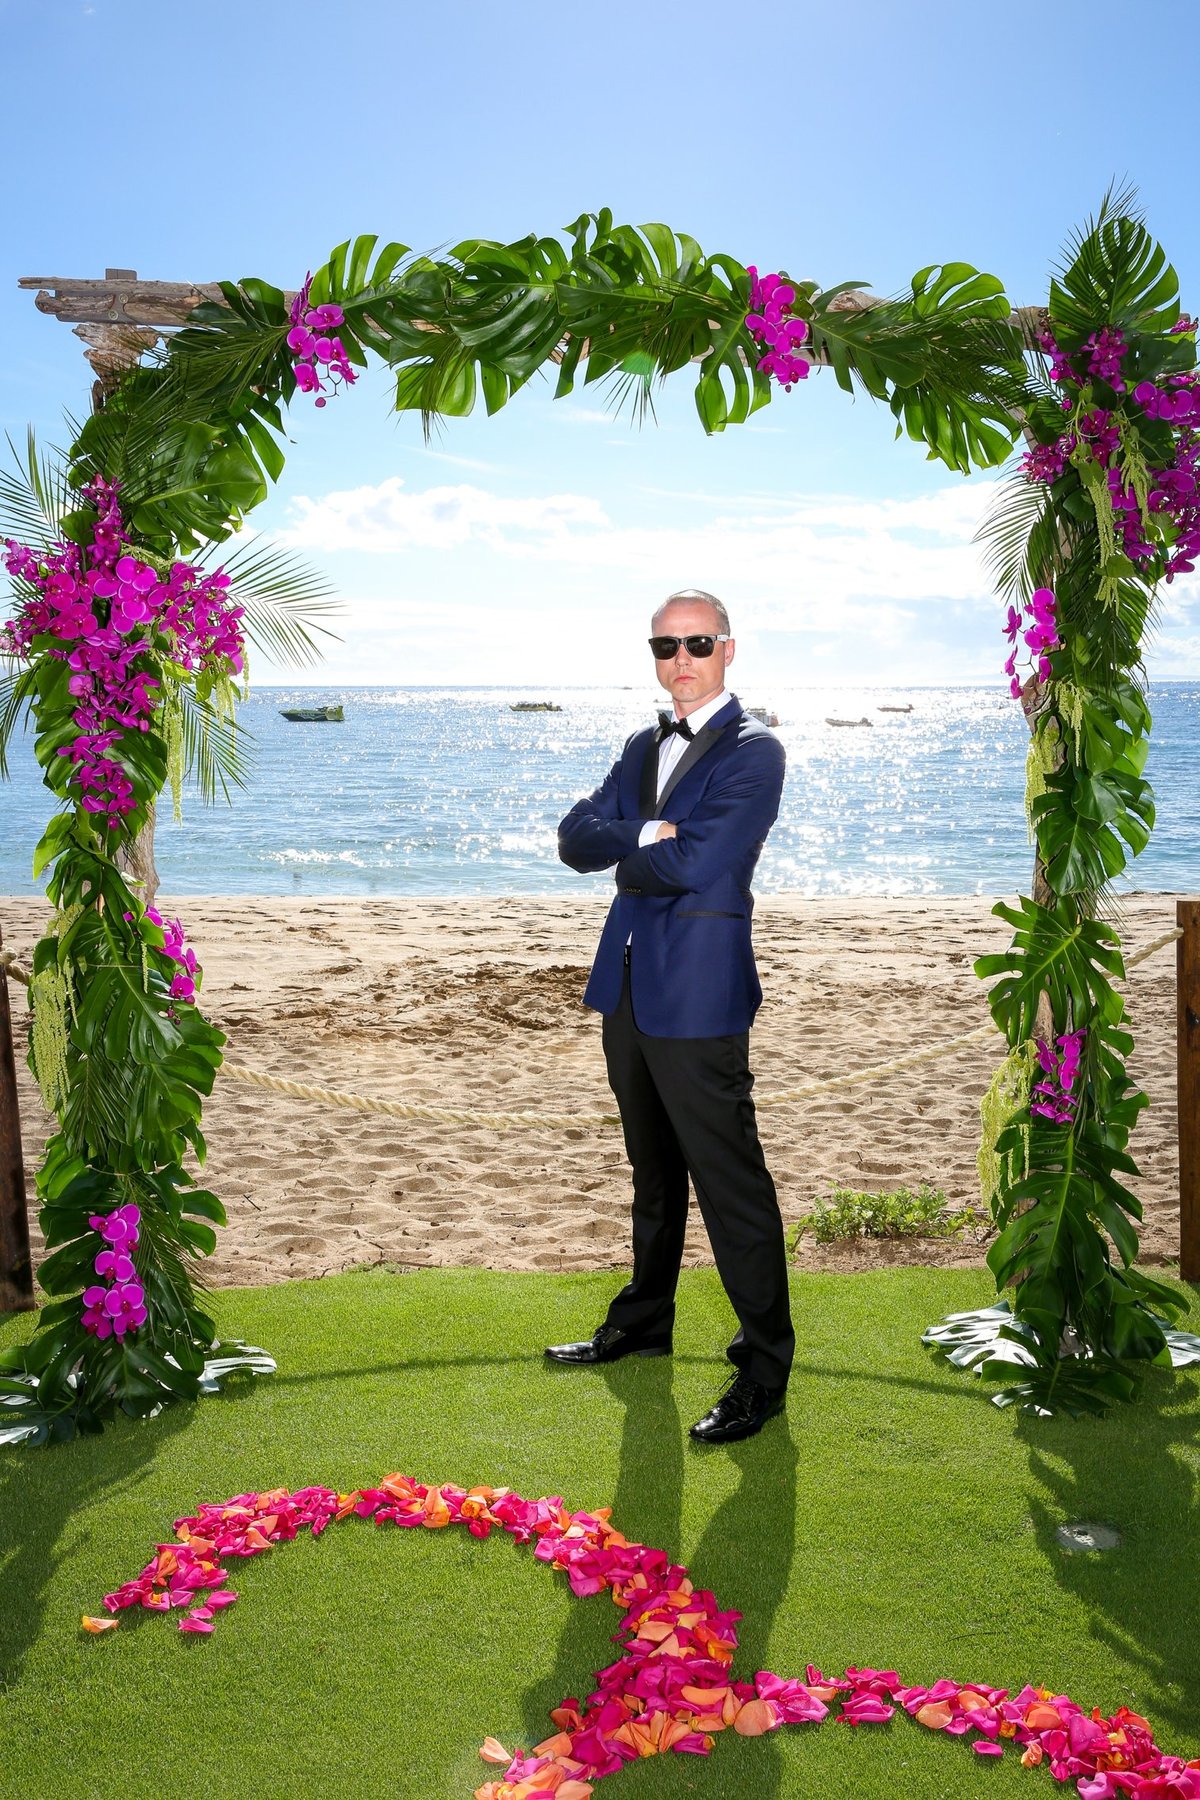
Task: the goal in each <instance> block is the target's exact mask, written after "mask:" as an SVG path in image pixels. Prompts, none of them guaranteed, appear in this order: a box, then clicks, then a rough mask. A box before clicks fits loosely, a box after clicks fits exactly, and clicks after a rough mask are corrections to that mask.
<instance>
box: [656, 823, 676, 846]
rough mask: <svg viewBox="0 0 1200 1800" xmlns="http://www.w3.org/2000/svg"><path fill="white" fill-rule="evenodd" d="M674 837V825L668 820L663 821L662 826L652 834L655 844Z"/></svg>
mask: <svg viewBox="0 0 1200 1800" xmlns="http://www.w3.org/2000/svg"><path fill="white" fill-rule="evenodd" d="M674 836H675V827H674V825H672V823H671V821H670V819H664V820H663V822H662V824H661V825H660V826H659V828H658V830H657V831H656V832H655V834H654V841H655V843H656V844H660V843H661V842H662V840H663V839H664V838H673V837H674Z"/></svg>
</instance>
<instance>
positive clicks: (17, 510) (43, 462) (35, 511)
mask: <svg viewBox="0 0 1200 1800" xmlns="http://www.w3.org/2000/svg"><path fill="white" fill-rule="evenodd" d="M5 441H6V442H7V444H8V448H9V452H10V455H11V457H12V467H11V468H9V469H5V468H0V538H6V537H11V538H16V539H17V540H18V542H20V543H22V544H28V545H29V546H30V548H31V549H37V550H49V549H50V548H52V546H53V545H55V544H57V543H59V542H60V541H61V539H62V519H63V515H64V514H65V513H66V512H67V511H68V510H69V506H70V500H69V489H68V487H67V476H66V470H65V469H64V468H63V467H62V466H61V465H60V464H59V463H58V462H56V461H55V460H53V459H52V458H51V457H48V456H39V454H38V447H37V439H36V437H35V435H34V431H33V427H32V425H31V426H30V427H29V429H28V433H27V437H26V443H25V454H24V456H22V454H21V452H20V451H19V450H18V449H17V446H16V445H15V444H14V443H13V440H12V438H11V437H9V435H8V433H7V432H6V433H5Z"/></svg>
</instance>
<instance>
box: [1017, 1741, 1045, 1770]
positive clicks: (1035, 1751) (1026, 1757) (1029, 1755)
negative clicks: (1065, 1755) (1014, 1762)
mask: <svg viewBox="0 0 1200 1800" xmlns="http://www.w3.org/2000/svg"><path fill="white" fill-rule="evenodd" d="M1044 1755H1045V1751H1044V1750H1043V1749H1042V1746H1041V1745H1040V1744H1030V1746H1029V1748H1028V1749H1027V1750H1026V1751H1025V1753H1024V1754H1023V1756H1022V1757H1021V1767H1022V1768H1023V1769H1036V1768H1037V1766H1038V1764H1039V1763H1040V1762H1041V1760H1042V1757H1043V1756H1044Z"/></svg>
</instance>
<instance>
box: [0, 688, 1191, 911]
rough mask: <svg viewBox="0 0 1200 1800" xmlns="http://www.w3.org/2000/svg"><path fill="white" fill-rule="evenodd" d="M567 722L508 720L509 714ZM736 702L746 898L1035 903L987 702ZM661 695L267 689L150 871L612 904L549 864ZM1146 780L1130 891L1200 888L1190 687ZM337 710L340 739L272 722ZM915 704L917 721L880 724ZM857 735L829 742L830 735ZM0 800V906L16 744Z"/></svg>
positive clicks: (1159, 723) (958, 691)
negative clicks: (750, 764)
mask: <svg viewBox="0 0 1200 1800" xmlns="http://www.w3.org/2000/svg"><path fill="white" fill-rule="evenodd" d="M550 698H552V699H554V700H556V701H557V702H558V703H559V704H560V705H561V707H562V711H561V712H559V713H516V712H513V711H512V708H511V703H512V702H513V701H515V700H518V699H550ZM741 699H742V700H743V703H744V704H746V705H749V706H753V705H767V706H769V707H770V708H771V709H772V710H773V711H775V712H777V713H778V715H779V718H780V721H781V723H780V725H779V727H778V733H777V735H778V736H779V738H780V740H781V742H782V743H783V745H784V747H785V749H786V751H787V757H788V776H787V784H786V787H785V789H784V796H783V805H782V810H781V813H780V817H779V821H778V823H777V824H776V826H775V828H774V830H773V831H772V833H771V836H770V838H769V840H768V842H767V846H766V849H765V851H764V852H763V857H762V861H761V863H760V864H759V871H758V876H757V878H756V884H755V885H756V887H757V889H758V891H759V892H760V893H793V894H805V895H846V896H855V895H864V896H865V895H897V896H900V895H919V894H1001V893H1010V892H1012V891H1014V890H1016V889H1019V888H1024V887H1025V886H1026V885H1027V881H1028V875H1029V869H1030V861H1031V852H1030V848H1029V845H1028V842H1027V840H1026V833H1025V819H1024V811H1023V804H1022V795H1023V790H1024V758H1025V749H1026V745H1027V742H1028V737H1027V732H1026V727H1025V724H1024V721H1023V719H1022V717H1021V714H1020V710H1019V708H1018V707H1017V706H1016V704H1015V703H1014V702H1012V701H1011V700H1009V699H1008V698H1007V696H1006V695H1005V694H1004V693H1003V692H1001V691H1000V690H998V689H997V688H995V687H991V688H961V687H943V688H913V689H905V690H884V689H878V688H870V689H868V688H844V689H841V690H830V689H813V688H792V689H786V688H780V689H777V690H775V691H773V692H770V693H767V692H754V691H745V692H742V693H741ZM664 700H665V696H663V695H662V694H660V693H659V692H658V691H657V690H655V691H651V690H650V689H649V688H647V689H645V690H644V691H643V690H635V689H628V688H625V689H611V688H610V689H597V688H588V689H579V688H575V689H572V688H559V689H554V690H553V691H551V690H549V689H538V690H536V691H535V690H531V689H512V688H396V687H355V688H344V689H334V688H328V687H321V688H317V687H305V688H300V687H295V688H287V689H280V688H260V689H258V690H257V691H256V692H255V693H254V694H252V696H251V697H250V699H249V700H248V701H246V702H245V704H244V705H243V707H242V709H241V713H240V720H241V726H242V728H243V730H244V732H245V741H246V745H247V746H248V747H249V749H250V751H251V754H252V765H253V766H252V773H251V776H250V780H249V783H248V785H247V786H246V787H245V788H243V789H239V790H235V791H234V797H233V803H232V805H226V804H225V803H224V801H220V802H218V804H217V805H216V806H215V807H211V806H205V805H204V804H202V803H201V801H200V800H199V798H198V797H197V796H196V795H195V794H194V793H192V794H185V799H184V822H183V824H182V825H177V824H175V823H173V822H172V821H171V819H170V808H169V804H168V805H167V807H166V808H164V814H163V818H162V820H161V822H160V825H159V829H158V834H157V859H158V865H159V870H160V873H161V876H162V882H163V887H164V889H165V891H166V892H167V893H169V894H171V895H172V896H175V895H179V894H200V893H205V894H208V893H221V894H309V895H335V894H342V895H355V894H375V895H404V894H413V895H432V894H439V895H442V894H451V895H464V896H465V895H486V894H565V893H576V894H586V893H596V894H604V893H608V892H610V891H611V886H612V878H611V875H598V876H579V875H575V874H574V873H572V872H571V871H570V870H568V869H566V868H564V866H563V865H562V864H561V863H560V862H559V861H558V857H557V853H556V848H555V827H556V825H557V823H558V820H559V819H560V818H561V816H562V815H563V813H564V812H566V811H567V809H568V807H570V806H571V805H572V804H573V803H574V802H575V800H577V799H578V798H579V796H580V795H581V794H585V793H588V792H589V791H590V790H591V789H592V788H593V787H595V786H596V785H597V784H598V783H599V781H600V780H601V778H602V777H603V775H604V774H605V773H606V771H607V770H608V768H609V767H610V766H611V764H612V762H613V759H614V757H615V756H616V754H617V753H618V752H619V750H620V747H621V745H622V744H623V743H624V741H625V739H626V738H627V737H628V735H629V733H630V732H632V731H634V730H636V729H637V728H638V727H639V726H640V725H642V724H644V723H647V722H649V721H652V720H653V717H654V712H655V709H656V707H657V706H658V705H659V704H660V703H662V702H663V701H664ZM1150 700H1151V705H1152V707H1153V710H1154V730H1153V733H1152V737H1151V749H1150V759H1149V763H1148V766H1147V774H1148V776H1149V778H1150V780H1151V781H1152V783H1153V784H1154V787H1155V790H1156V793H1157V796H1158V809H1159V820H1158V825H1157V827H1156V829H1155V832H1154V836H1153V838H1152V839H1151V843H1150V846H1149V848H1148V849H1147V850H1146V851H1145V852H1144V853H1143V855H1142V856H1141V857H1139V858H1138V859H1137V861H1136V863H1134V864H1133V865H1132V866H1131V869H1130V871H1129V872H1128V875H1127V877H1126V878H1125V881H1124V883H1123V884H1122V885H1123V886H1125V887H1126V888H1130V887H1137V888H1149V889H1169V890H1176V891H1180V890H1182V891H1187V890H1200V771H1198V764H1197V754H1196V746H1197V739H1198V736H1200V686H1196V685H1194V684H1189V683H1181V682H1180V683H1161V684H1157V685H1156V686H1155V688H1154V689H1153V690H1152V692H1151V695H1150ZM327 701H340V702H341V703H342V704H343V706H344V707H345V714H346V717H345V723H344V724H341V725H334V724H325V725H299V724H291V723H289V722H288V721H286V720H285V719H283V718H282V717H281V716H280V711H279V709H280V707H282V706H297V705H313V704H316V703H324V702H327ZM907 704H911V705H912V708H913V710H912V712H911V713H903V714H895V713H885V712H881V711H879V710H878V709H879V708H880V707H881V706H897V705H901V706H902V705H907ZM864 715H865V716H866V717H868V718H870V719H871V721H872V724H871V726H870V727H869V728H860V729H857V730H845V729H838V728H836V727H833V726H830V725H828V724H827V723H826V719H827V717H834V718H849V719H858V718H860V717H862V716H864ZM10 760H11V764H12V778H11V779H10V781H8V782H7V783H0V893H10V894H28V893H33V892H36V891H37V888H38V885H39V884H37V883H35V882H34V880H33V878H32V874H31V857H32V852H33V847H34V844H35V843H36V841H37V839H38V837H39V836H40V834H41V831H42V829H43V827H44V824H45V821H46V818H47V817H48V816H49V812H50V810H51V805H52V803H51V797H50V796H49V794H48V793H47V792H46V790H45V789H44V788H43V787H42V786H41V782H40V772H39V770H38V769H37V767H36V765H35V763H34V760H33V755H32V749H31V747H30V745H29V743H28V742H27V741H25V742H23V741H21V740H18V741H17V742H16V743H15V744H14V745H13V747H12V756H11V759H10Z"/></svg>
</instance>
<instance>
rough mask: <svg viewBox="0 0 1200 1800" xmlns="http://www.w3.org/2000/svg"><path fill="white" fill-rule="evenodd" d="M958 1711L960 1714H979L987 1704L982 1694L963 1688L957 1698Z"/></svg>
mask: <svg viewBox="0 0 1200 1800" xmlns="http://www.w3.org/2000/svg"><path fill="white" fill-rule="evenodd" d="M958 1704H959V1709H960V1710H961V1711H962V1712H979V1711H980V1710H981V1708H983V1707H986V1706H987V1704H988V1702H987V1701H986V1700H985V1699H984V1697H983V1695H982V1694H977V1693H975V1691H974V1689H972V1688H963V1689H962V1691H961V1692H960V1694H959V1696H958Z"/></svg>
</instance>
